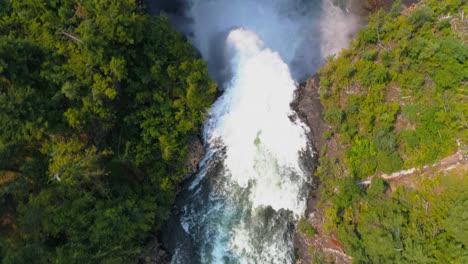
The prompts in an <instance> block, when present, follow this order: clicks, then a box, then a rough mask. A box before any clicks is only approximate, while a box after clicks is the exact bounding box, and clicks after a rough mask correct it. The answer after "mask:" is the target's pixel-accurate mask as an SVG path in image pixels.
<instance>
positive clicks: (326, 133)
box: [322, 130, 333, 140]
mask: <svg viewBox="0 0 468 264" xmlns="http://www.w3.org/2000/svg"><path fill="white" fill-rule="evenodd" d="M332 136H333V132H332V131H331V130H327V131H325V132H323V134H322V138H323V139H325V140H328V139H330V138H331V137H332Z"/></svg>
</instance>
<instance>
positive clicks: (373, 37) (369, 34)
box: [359, 28, 377, 43]
mask: <svg viewBox="0 0 468 264" xmlns="http://www.w3.org/2000/svg"><path fill="white" fill-rule="evenodd" d="M359 35H360V37H361V39H362V40H364V41H365V42H366V43H375V42H377V33H376V32H375V30H373V29H371V28H366V29H363V30H361V32H360V34H359Z"/></svg>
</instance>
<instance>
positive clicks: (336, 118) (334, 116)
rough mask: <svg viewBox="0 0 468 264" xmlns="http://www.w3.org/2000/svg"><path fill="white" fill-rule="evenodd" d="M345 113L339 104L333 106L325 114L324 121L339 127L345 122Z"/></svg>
mask: <svg viewBox="0 0 468 264" xmlns="http://www.w3.org/2000/svg"><path fill="white" fill-rule="evenodd" d="M344 116H345V115H344V112H343V110H341V108H340V107H339V106H338V105H337V104H332V105H331V106H330V107H329V108H328V110H327V111H326V112H325V116H324V119H325V121H327V122H328V123H330V124H332V125H339V124H341V122H343V120H344Z"/></svg>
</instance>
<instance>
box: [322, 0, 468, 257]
mask: <svg viewBox="0 0 468 264" xmlns="http://www.w3.org/2000/svg"><path fill="white" fill-rule="evenodd" d="M400 5H401V1H397V2H395V3H394V5H393V8H392V10H391V11H390V12H389V13H387V14H386V13H385V12H384V11H380V12H377V13H374V14H372V15H371V16H370V18H369V25H368V26H367V27H366V28H364V29H362V30H361V31H360V32H359V33H358V35H357V38H356V39H355V40H354V41H353V42H352V44H351V47H350V48H349V49H347V50H344V51H343V52H341V53H340V54H339V55H338V56H336V57H330V58H329V59H328V63H327V65H326V66H324V67H322V68H321V69H320V70H319V75H320V94H321V101H322V104H323V105H324V112H323V116H324V119H325V121H326V122H327V123H328V124H330V126H331V127H332V129H330V130H329V131H327V132H325V133H324V134H323V137H324V138H325V139H327V144H326V146H325V147H324V148H323V149H322V153H321V158H320V164H321V165H320V167H319V168H318V170H317V173H316V174H317V176H318V177H319V178H320V180H321V182H322V194H323V195H322V202H321V205H322V210H323V212H324V218H325V223H324V229H325V230H327V232H328V233H329V234H330V235H332V236H336V237H337V238H338V240H339V241H340V242H341V243H342V244H343V246H344V248H345V251H346V254H347V255H349V256H351V257H352V258H353V259H352V262H353V263H466V262H467V261H468V244H467V242H468V241H467V240H466V236H467V232H468V225H467V224H468V218H467V217H466V210H465V209H463V208H465V207H466V203H467V201H468V177H467V176H468V170H466V168H465V169H463V168H461V169H458V170H454V171H453V172H444V171H434V172H433V173H425V174H426V175H425V176H422V175H421V174H422V173H419V174H418V173H416V174H417V175H413V179H411V180H409V181H408V182H409V183H411V184H409V185H408V184H406V185H405V184H397V183H395V185H396V186H394V187H395V188H392V189H391V190H390V188H389V187H390V186H389V184H391V182H385V181H384V180H383V179H382V178H374V179H373V180H372V183H371V185H370V187H367V186H366V185H365V184H360V182H361V181H363V180H365V179H367V178H369V177H372V176H373V175H381V174H382V173H386V174H390V173H392V172H397V171H400V170H406V169H410V168H416V169H417V168H422V167H423V166H424V165H431V164H434V163H436V162H439V161H440V159H442V158H444V157H446V156H449V155H451V154H454V153H455V152H457V151H458V150H459V148H460V150H466V146H467V144H468V130H467V128H468V123H467V121H468V84H467V82H466V81H467V80H468V47H467V46H466V44H467V43H468V20H467V17H466V15H465V14H468V4H467V3H466V1H463V0H449V1H433V0H428V1H424V2H421V3H419V4H418V5H417V6H416V7H415V8H411V9H406V10H402V9H401V7H400ZM457 141H458V143H460V146H459V144H457ZM419 176H421V177H419ZM410 185H411V186H410Z"/></svg>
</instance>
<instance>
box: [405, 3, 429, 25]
mask: <svg viewBox="0 0 468 264" xmlns="http://www.w3.org/2000/svg"><path fill="white" fill-rule="evenodd" d="M432 14H433V12H432V9H431V8H430V7H428V6H418V7H416V8H415V9H414V10H413V12H411V14H410V15H409V16H408V23H409V24H410V25H412V26H414V27H421V26H422V25H423V24H424V23H426V21H429V20H430V19H431V17H432Z"/></svg>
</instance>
